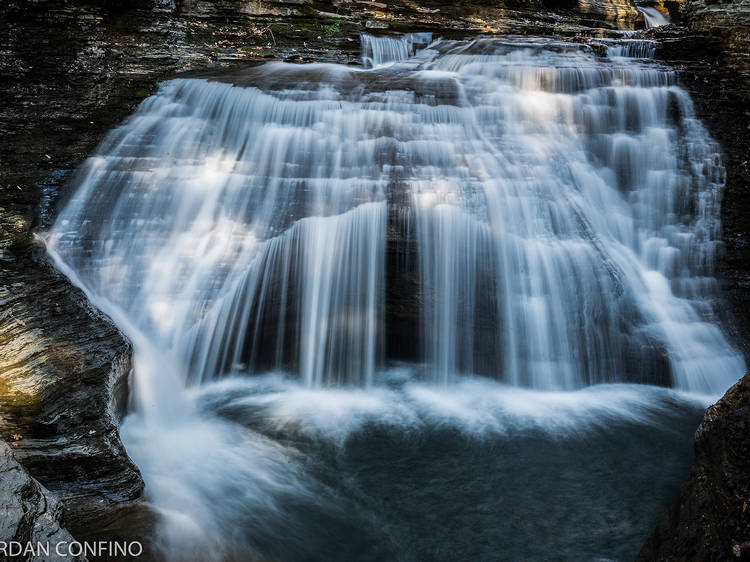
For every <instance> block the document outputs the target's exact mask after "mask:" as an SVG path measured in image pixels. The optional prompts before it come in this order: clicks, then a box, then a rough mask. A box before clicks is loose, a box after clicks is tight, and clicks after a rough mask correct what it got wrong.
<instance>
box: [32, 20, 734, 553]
mask: <svg viewBox="0 0 750 562" xmlns="http://www.w3.org/2000/svg"><path fill="white" fill-rule="evenodd" d="M430 41H431V38H430V37H429V36H427V35H425V34H419V35H414V36H406V37H402V38H374V37H369V36H364V37H363V53H364V56H363V60H364V67H363V68H353V67H350V66H347V67H344V66H337V65H332V64H309V65H290V64H284V63H269V64H265V65H262V66H259V67H253V68H250V69H247V70H244V71H234V72H232V73H231V74H225V75H216V76H212V77H209V78H202V79H178V80H171V81H167V82H164V83H163V84H161V87H160V88H159V91H158V92H157V93H156V94H155V95H153V96H151V97H150V98H148V99H147V100H145V101H144V102H143V103H142V104H141V105H140V107H139V108H138V110H137V111H136V112H135V114H134V115H132V116H131V117H130V118H129V119H127V120H126V121H125V123H123V125H121V126H120V127H118V128H117V129H115V130H114V131H112V132H111V133H110V134H109V135H108V136H107V138H106V139H105V141H104V142H103V144H102V145H101V146H100V147H99V149H98V150H97V151H96V153H95V154H94V155H93V156H92V157H91V158H89V159H88V160H87V162H86V163H85V164H84V165H83V166H82V168H81V170H80V171H79V172H78V175H77V177H76V185H75V187H74V190H73V193H72V195H71V197H70V198H69V200H68V201H67V202H66V203H65V205H64V207H63V208H62V209H61V211H60V213H59V216H58V218H57V221H56V223H55V224H54V226H53V228H52V229H51V230H50V231H49V232H48V233H47V234H46V235H45V237H46V240H47V244H48V248H49V251H50V253H51V255H52V256H53V258H54V259H55V261H56V263H57V264H58V267H59V268H60V269H61V270H62V271H63V272H65V273H66V274H67V275H68V276H69V277H70V278H71V279H72V280H73V281H74V282H75V283H77V284H78V285H80V286H82V287H83V288H84V289H85V290H86V292H87V294H88V295H89V297H90V298H91V300H92V301H93V302H94V303H95V304H96V305H97V306H98V307H99V308H100V309H102V310H103V311H105V312H106V313H107V314H109V315H110V316H111V317H112V318H113V319H114V321H115V322H116V323H117V324H118V325H119V327H120V328H121V329H122V330H123V332H124V333H125V334H127V336H128V337H129V338H130V339H131V340H132V342H133V344H134V349H135V358H134V359H135V361H134V363H135V366H134V373H133V385H132V387H133V390H132V392H133V396H132V403H133V407H132V412H131V413H130V415H129V416H128V417H127V418H126V420H125V422H124V424H123V426H122V432H121V433H122V438H123V441H124V443H125V445H126V447H127V450H128V452H129V454H130V455H131V457H132V458H133V459H134V461H135V462H136V463H137V465H138V466H139V467H140V469H141V470H142V472H143V476H144V480H145V482H146V496H147V501H148V502H149V503H150V505H152V506H153V508H154V509H155V510H156V511H157V513H158V514H159V523H158V529H157V531H156V535H157V537H158V539H157V540H156V544H155V545H154V548H156V549H157V552H158V556H157V557H158V558H159V559H171V560H179V561H186V560H201V561H204V560H272V561H276V560H278V561H301V560H325V561H331V560H342V561H343V560H346V561H353V560H404V561H411V560H414V561H416V560H445V561H455V560H520V559H570V560H599V559H617V560H628V559H632V558H633V557H634V556H635V554H636V553H637V552H638V549H639V548H640V545H641V544H642V543H643V542H644V540H645V539H646V537H647V536H648V534H649V532H650V530H651V529H652V528H653V526H654V524H655V523H656V521H657V520H658V517H659V516H660V514H661V512H662V510H663V509H664V508H665V507H666V506H667V505H668V504H669V503H670V502H672V501H673V500H674V499H675V497H676V492H677V490H678V487H679V484H680V482H681V481H682V480H683V479H684V478H685V476H686V475H687V471H688V468H689V465H690V463H691V461H692V458H691V457H692V434H693V431H694V430H695V428H696V426H697V424H698V422H699V420H700V417H701V413H702V408H704V407H705V406H706V405H707V404H708V403H709V402H710V401H711V400H712V399H714V398H715V397H716V396H718V395H719V394H720V393H721V392H723V390H725V389H726V388H727V387H728V386H729V385H731V384H732V382H734V381H735V380H736V379H737V378H739V376H741V374H742V373H743V372H744V369H745V365H744V360H743V358H742V357H741V356H740V355H739V354H738V353H737V351H735V350H734V349H733V347H732V345H731V344H730V343H729V342H728V341H727V339H726V337H725V336H724V334H723V332H722V329H721V328H720V326H719V323H718V321H717V317H716V312H715V308H716V303H717V300H718V298H719V295H718V292H717V282H716V280H715V278H714V276H713V268H714V258H715V255H716V253H717V249H718V246H719V243H720V241H719V235H720V225H719V207H720V197H721V190H722V186H723V180H724V176H723V173H724V172H723V168H722V166H721V159H720V155H719V152H718V148H717V146H716V145H715V143H714V142H713V141H712V140H711V139H710V138H709V136H708V135H707V133H706V131H705V130H704V128H703V127H702V125H701V124H700V122H699V121H698V120H696V117H695V115H694V112H693V108H692V104H691V101H690V98H689V96H688V95H687V93H686V92H685V91H684V90H683V89H681V88H680V87H679V85H678V84H677V82H676V79H675V76H674V74H673V73H672V72H671V71H669V69H666V68H663V67H660V66H659V65H657V64H655V63H654V62H652V61H650V60H648V58H647V57H648V55H649V53H650V51H651V50H652V47H653V45H652V44H650V43H648V42H645V43H644V42H616V41H611V42H609V43H608V47H607V48H608V54H607V55H606V56H602V55H601V52H600V51H597V52H598V53H599V54H597V53H595V52H594V51H593V50H592V49H590V48H589V47H588V46H586V45H582V44H573V43H564V42H558V41H553V40H548V39H533V38H513V37H509V38H495V39H492V38H487V39H477V40H473V41H455V42H452V41H434V42H430Z"/></svg>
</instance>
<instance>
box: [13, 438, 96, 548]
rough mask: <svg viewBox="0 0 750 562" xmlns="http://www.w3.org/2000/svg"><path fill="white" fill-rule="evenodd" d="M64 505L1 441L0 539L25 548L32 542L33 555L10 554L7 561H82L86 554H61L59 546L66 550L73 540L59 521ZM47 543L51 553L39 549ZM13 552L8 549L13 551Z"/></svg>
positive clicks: (46, 545) (46, 546)
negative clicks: (67, 544) (31, 474)
mask: <svg viewBox="0 0 750 562" xmlns="http://www.w3.org/2000/svg"><path fill="white" fill-rule="evenodd" d="M60 515H61V508H60V504H59V502H58V501H57V499H56V498H55V497H54V496H53V495H52V494H51V493H50V492H49V491H48V490H47V489H45V488H44V486H42V485H41V484H39V482H37V481H36V480H34V479H33V478H32V477H31V476H29V474H28V473H27V472H26V470H25V469H24V468H23V466H21V465H20V464H19V463H18V461H16V459H15V458H14V456H13V452H12V451H11V448H10V447H9V446H8V445H7V444H6V443H4V442H2V441H0V541H2V542H4V543H6V546H9V545H8V544H7V543H11V542H15V543H18V544H19V545H21V547H20V548H25V547H26V545H31V546H32V549H33V550H34V553H33V554H29V555H22V556H8V557H7V558H3V559H4V560H6V559H7V560H13V561H15V560H18V561H21V560H24V561H28V562H35V561H37V560H39V561H41V560H45V561H49V562H52V561H57V560H68V561H74V562H82V561H83V560H86V558H84V557H83V556H65V557H62V556H58V555H57V549H56V546H57V545H60V546H61V549H60V551H61V552H64V553H67V550H65V545H64V544H62V543H71V542H72V541H74V539H73V537H72V536H71V534H70V533H69V532H68V531H67V530H65V529H64V528H63V527H62V526H61V524H60ZM37 545H45V548H46V549H47V550H48V552H49V556H47V555H44V554H43V552H40V551H39V550H38V546H37ZM10 552H12V551H8V553H10Z"/></svg>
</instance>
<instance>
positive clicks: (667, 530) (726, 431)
mask: <svg viewBox="0 0 750 562" xmlns="http://www.w3.org/2000/svg"><path fill="white" fill-rule="evenodd" d="M739 559H741V560H750V373H748V374H747V375H745V377H744V378H743V379H742V380H740V381H739V382H738V383H737V384H735V385H734V386H733V387H732V388H731V389H730V390H729V391H728V392H727V393H726V395H725V396H724V397H723V398H722V399H721V400H719V402H717V403H716V404H714V405H713V406H711V407H710V408H709V409H708V410H706V414H705V416H704V418H703V422H702V423H701V425H700V427H699V428H698V431H697V432H696V434H695V465H694V467H693V470H692V472H691V474H690V478H689V479H688V481H687V483H686V484H685V485H684V486H683V488H682V492H681V495H680V501H679V504H678V505H676V506H675V507H674V509H673V510H672V511H671V512H669V513H668V514H666V515H665V516H664V518H663V519H662V521H661V522H660V524H659V527H658V528H657V529H656V531H655V532H654V534H653V535H652V536H651V538H650V539H649V540H648V542H647V543H646V545H645V546H644V548H643V550H642V551H641V553H640V556H639V560H642V561H643V562H646V561H649V562H653V561H656V560H739Z"/></svg>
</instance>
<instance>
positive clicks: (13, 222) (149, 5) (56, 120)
mask: <svg viewBox="0 0 750 562" xmlns="http://www.w3.org/2000/svg"><path fill="white" fill-rule="evenodd" d="M663 5H664V9H667V10H669V11H671V12H674V13H676V12H677V9H678V7H677V4H676V3H664V4H663ZM747 10H748V6H747V2H728V3H720V4H719V3H717V4H709V3H707V2H700V1H695V0H693V1H689V2H688V3H687V4H686V7H685V12H684V13H685V23H686V25H687V26H688V29H689V30H690V31H689V32H688V31H685V30H684V29H675V28H671V29H667V30H658V31H652V32H649V33H650V36H654V37H656V38H659V39H660V40H661V41H662V45H663V47H662V48H661V49H660V56H662V58H664V59H667V60H669V61H670V62H671V63H672V64H675V65H676V66H677V67H678V68H680V69H681V78H682V80H683V82H684V83H685V84H686V86H687V87H688V88H689V89H690V90H691V93H692V94H693V96H694V98H695V100H696V105H697V108H698V110H699V112H700V114H701V117H702V118H703V119H704V121H705V122H706V123H707V125H708V127H709V128H710V130H711V132H712V133H713V135H714V137H715V138H716V139H717V140H718V141H719V142H720V143H721V144H722V146H723V148H724V151H725V165H726V168H727V188H726V195H725V202H724V206H723V218H724V232H725V236H724V237H725V243H726V251H725V254H724V257H723V259H722V261H721V263H720V268H721V271H722V279H723V281H724V284H725V289H726V292H727V294H728V296H729V298H730V303H731V306H730V307H729V308H730V309H731V310H737V311H746V310H748V305H750V298H749V297H748V288H750V266H748V264H750V245H749V244H748V229H750V219H749V218H748V216H749V215H748V211H749V210H750V199H748V198H749V197H750V189H749V188H750V186H748V179H747V178H748V177H750V170H748V153H747V138H748V134H749V127H750V117H749V114H748V111H749V110H748V107H750V106H749V105H748V101H749V100H748V95H747V93H746V92H747V84H748V78H749V77H750V61H749V60H748V55H747V53H748V52H750V48H748V45H749V43H748V37H749V36H750V35H749V33H748V29H750V27H749V25H750V24H749V23H748V21H749V19H748V14H747ZM0 24H2V25H0V134H2V138H3V141H2V143H0V272H1V273H0V302H2V304H3V306H2V308H1V309H0V318H1V319H2V322H0V344H2V348H1V349H2V350H1V351H0V438H2V439H5V440H13V441H14V443H15V446H14V448H13V452H14V453H15V455H16V457H17V458H18V460H19V461H20V462H21V463H22V464H23V465H24V466H25V467H26V468H27V469H28V470H29V472H30V473H31V474H32V476H34V477H36V478H38V479H39V481H40V482H41V483H42V484H44V485H45V486H46V487H47V488H49V490H51V491H52V492H53V493H54V494H57V495H58V496H59V497H60V499H61V500H62V505H63V508H64V509H63V512H62V514H61V520H62V523H63V524H64V525H65V526H66V527H68V528H69V530H70V531H71V532H72V533H73V535H75V536H76V537H77V538H85V536H87V535H90V536H96V535H97V534H103V535H107V533H109V534H118V533H121V532H123V529H124V527H126V526H127V525H128V522H129V521H130V515H131V514H132V510H133V509H137V508H134V507H132V502H133V500H135V499H136V498H138V497H139V495H140V493H141V490H142V481H141V479H140V475H139V473H138V470H137V469H136V467H135V466H134V465H133V464H132V463H131V462H130V460H129V459H128V457H127V455H126V453H125V452H124V449H123V447H122V444H121V443H120V441H119V437H118V434H117V422H118V416H119V415H120V414H122V412H123V409H124V407H125V404H124V400H125V398H126V396H127V378H128V371H129V357H130V346H129V344H128V343H127V342H126V341H125V340H124V338H123V337H122V336H121V335H120V334H119V332H118V331H117V330H116V328H115V327H114V326H113V325H112V323H111V322H110V321H109V319H107V318H106V317H104V316H103V315H101V314H99V313H98V312H96V311H94V310H93V309H91V307H89V306H88V305H87V303H86V299H85V296H84V295H83V294H82V293H81V292H80V291H78V290H77V289H74V288H73V287H71V285H70V283H69V282H68V281H67V280H66V279H65V278H63V277H62V276H61V275H59V274H58V273H57V272H55V271H54V269H53V268H51V267H50V266H49V265H48V264H47V263H46V261H45V257H44V255H43V250H42V248H41V247H40V246H39V245H38V244H37V243H36V242H35V240H34V237H33V229H34V228H36V227H38V226H45V225H47V224H48V222H49V220H50V217H51V215H52V213H53V210H54V208H55V206H56V205H57V203H58V201H59V200H60V198H64V197H65V195H66V194H65V186H66V184H67V182H68V181H69V180H70V178H71V176H72V174H73V171H74V170H75V168H76V167H77V165H78V164H79V163H80V162H81V161H82V160H83V159H84V158H85V157H86V155H87V154H88V153H89V152H90V151H91V150H92V149H93V148H94V147H95V146H96V144H97V143H98V141H99V140H100V139H101V137H102V136H103V135H104V133H106V131H108V130H109V129H110V128H111V127H112V126H114V125H115V124H116V123H118V122H119V121H120V120H121V119H123V118H124V117H125V116H126V115H127V114H129V113H130V112H131V111H132V109H133V108H134V107H135V105H136V104H137V103H138V102H139V101H140V100H141V99H143V98H144V97H146V96H147V95H148V94H149V93H150V92H151V91H152V89H153V87H154V85H155V83H156V82H157V81H158V80H160V79H163V78H165V77H167V76H172V75H174V74H176V73H191V72H200V71H202V70H204V69H216V68H221V67H229V66H233V65H238V64H247V63H249V62H252V61H262V60H268V59H282V60H286V61H290V62H305V61H334V62H339V63H352V62H354V61H355V60H356V59H357V57H358V53H359V43H358V40H357V34H358V33H359V32H361V31H369V32H375V33H378V32H379V33H389V32H402V31H434V32H436V33H439V34H441V35H444V36H464V35H472V34H482V33H519V34H540V35H545V34H558V35H565V36H570V37H576V36H579V37H592V36H601V35H606V34H608V33H611V32H612V30H614V29H618V28H622V29H633V30H635V29H639V28H642V27H643V20H642V17H641V15H640V13H639V12H638V11H637V9H636V8H635V6H634V5H633V4H632V3H630V2H628V1H627V0H622V1H621V0H617V1H613V2H594V1H592V2H587V1H585V0H579V1H578V2H576V1H575V0H573V1H570V0H508V1H507V2H500V3H495V2H484V1H482V2H472V3H471V4H469V3H450V2H442V1H440V0H431V1H429V2H420V3H419V4H418V5H417V4H414V3H412V2H407V1H405V0H404V1H399V2H379V1H363V0H330V1H327V0H322V1H319V0H312V1H309V0H280V1H275V2H267V1H262V2H258V1H255V0H252V1H229V0H226V1H209V0H182V1H181V2H180V1H172V0H156V1H155V2H151V1H147V0H143V1H138V0H132V1H129V0H119V1H118V0H109V1H107V2H94V1H90V2H85V1H79V0H63V1H46V0H41V1H39V2H34V3H28V2H22V1H8V2H5V3H4V4H3V6H2V7H0ZM738 319H739V321H740V323H739V324H738V325H739V330H738V333H737V334H736V336H737V338H738V340H739V341H741V342H744V340H743V339H742V336H743V334H747V333H750V315H748V314H741V315H738ZM745 349H746V350H747V346H746V347H745ZM726 404H728V405H726ZM732 404H733V402H732V401H728V402H725V406H723V408H724V409H726V408H729V407H731V405H732ZM722 411H723V410H722ZM715 419H716V418H715V417H709V418H707V420H706V422H704V425H706V424H707V426H708V427H710V426H711V424H713V423H715V421H712V420H715ZM722 419H724V418H722ZM727 419H729V418H727ZM707 432H708V433H710V431H709V430H704V434H706V433H707ZM734 435H737V434H734ZM745 438H747V435H745ZM701 458H702V459H703V462H710V459H709V457H707V456H703V457H700V456H699V462H700V461H701ZM700 477H701V476H700V473H697V472H696V473H694V476H693V478H694V479H695V478H700ZM685 493H686V494H688V495H690V494H693V488H691V487H687V488H686V492H685ZM717 509H718V507H717ZM716 513H719V511H716ZM142 519H143V518H142ZM145 519H146V520H147V519H148V518H145ZM672 522H674V519H670V520H667V521H666V523H664V525H663V529H662V530H661V531H660V533H661V534H660V535H658V537H661V538H660V539H654V540H657V542H659V541H664V540H666V539H664V537H666V536H668V535H669V533H670V531H669V529H670V528H671V527H672ZM131 532H133V533H135V534H138V533H141V532H145V531H143V529H136V530H135V531H131ZM654 548H656V547H654ZM665 552H666V551H665ZM665 556H666V554H665Z"/></svg>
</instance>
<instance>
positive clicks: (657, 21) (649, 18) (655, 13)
mask: <svg viewBox="0 0 750 562" xmlns="http://www.w3.org/2000/svg"><path fill="white" fill-rule="evenodd" d="M637 8H638V11H639V12H641V13H642V14H643V19H644V20H645V21H646V27H647V28H649V29H651V28H652V27H660V26H662V25H669V18H668V17H667V16H665V15H664V14H662V13H661V12H660V11H659V10H657V9H656V8H654V7H653V6H637Z"/></svg>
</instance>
